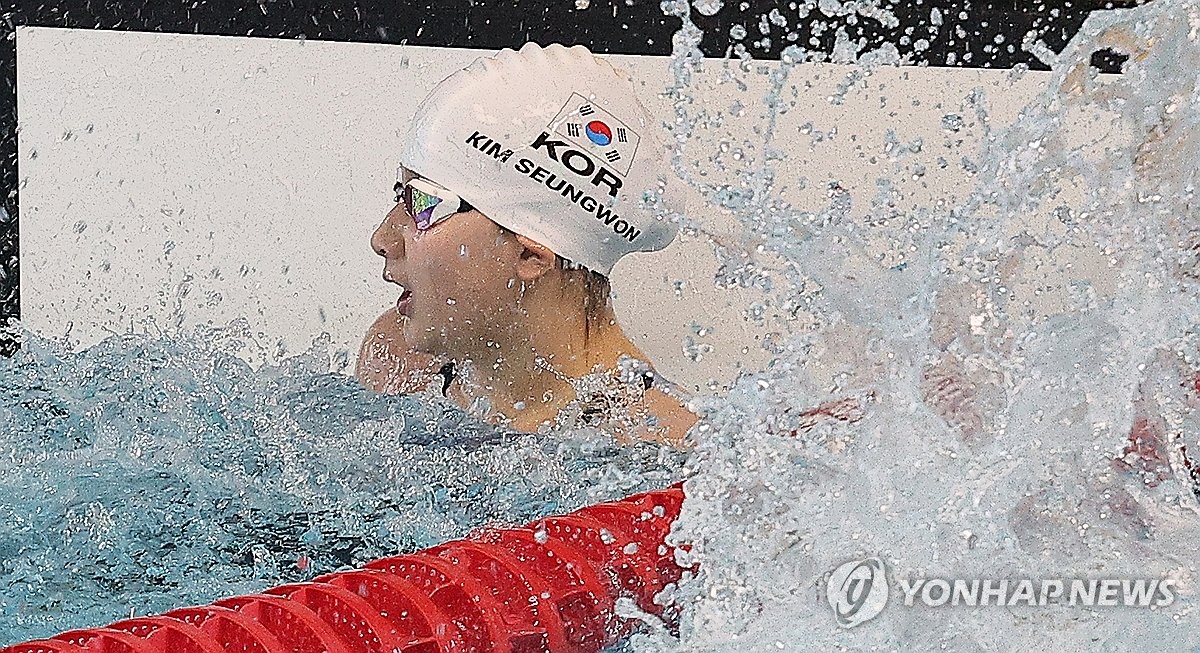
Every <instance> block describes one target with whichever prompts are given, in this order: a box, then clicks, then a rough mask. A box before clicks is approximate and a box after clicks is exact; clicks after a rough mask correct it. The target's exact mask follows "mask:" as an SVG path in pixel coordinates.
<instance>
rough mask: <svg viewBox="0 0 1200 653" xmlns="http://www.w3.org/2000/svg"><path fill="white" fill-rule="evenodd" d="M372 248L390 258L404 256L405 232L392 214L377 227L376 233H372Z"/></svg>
mask: <svg viewBox="0 0 1200 653" xmlns="http://www.w3.org/2000/svg"><path fill="white" fill-rule="evenodd" d="M371 249H372V250H374V251H375V253H376V254H378V255H380V256H382V257H384V258H388V259H395V258H401V257H403V256H404V233H403V231H402V230H401V229H400V227H399V226H397V225H396V224H395V221H393V220H392V219H391V215H390V214H389V215H388V217H386V218H384V219H383V222H382V223H380V224H379V227H377V228H376V229H375V233H373V234H371Z"/></svg>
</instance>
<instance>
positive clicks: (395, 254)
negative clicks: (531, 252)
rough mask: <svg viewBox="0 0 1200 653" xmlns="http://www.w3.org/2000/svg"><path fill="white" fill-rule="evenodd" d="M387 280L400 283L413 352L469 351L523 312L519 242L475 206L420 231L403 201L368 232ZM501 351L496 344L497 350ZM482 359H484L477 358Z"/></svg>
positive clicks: (499, 338)
mask: <svg viewBox="0 0 1200 653" xmlns="http://www.w3.org/2000/svg"><path fill="white" fill-rule="evenodd" d="M371 247H372V249H374V250H375V252H376V253H377V254H379V255H380V256H382V257H383V258H384V272H383V276H384V279H385V280H387V281H391V282H393V283H396V284H397V285H400V286H403V287H404V291H403V293H402V294H401V295H400V297H399V298H398V300H397V309H398V310H399V312H400V314H401V315H404V316H407V318H408V319H407V320H405V321H404V323H405V326H404V336H405V339H406V340H407V343H408V346H409V347H410V348H412V349H414V350H416V351H421V352H425V353H431V354H444V355H448V356H454V357H459V356H464V355H466V354H467V353H469V352H478V351H480V349H481V348H484V347H491V348H494V345H488V343H489V342H503V341H504V340H505V337H504V336H505V332H506V331H509V330H511V329H512V328H513V325H514V324H516V323H517V321H518V319H519V310H518V308H517V296H518V293H519V292H520V285H521V284H520V281H519V280H517V279H516V267H517V265H518V264H519V261H520V257H521V252H522V249H523V248H522V246H521V244H520V243H519V242H517V240H516V239H515V238H514V237H513V236H512V235H511V234H506V233H505V232H504V231H502V230H501V229H500V227H499V226H497V225H496V223H494V222H492V221H491V220H489V219H488V218H487V217H485V216H484V215H483V214H482V213H480V212H479V211H477V210H470V211H464V212H461V213H455V214H453V215H451V216H449V217H447V218H445V219H444V220H442V221H440V222H438V223H436V224H434V225H433V226H432V227H430V228H429V229H427V230H424V231H420V230H418V229H417V227H416V222H415V221H414V220H413V217H412V216H411V215H409V214H408V212H407V210H406V209H405V206H404V203H403V202H398V203H397V204H396V205H395V206H394V207H392V210H391V211H389V212H388V214H387V215H386V216H385V217H384V219H383V222H382V223H381V224H380V225H379V227H378V228H377V229H376V230H375V233H374V234H373V235H372V236H371ZM497 354H499V351H497ZM479 362H480V363H485V362H486V361H479Z"/></svg>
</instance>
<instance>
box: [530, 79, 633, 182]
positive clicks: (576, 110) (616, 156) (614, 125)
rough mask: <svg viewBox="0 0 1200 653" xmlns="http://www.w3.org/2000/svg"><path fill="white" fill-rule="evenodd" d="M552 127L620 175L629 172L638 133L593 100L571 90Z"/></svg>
mask: <svg viewBox="0 0 1200 653" xmlns="http://www.w3.org/2000/svg"><path fill="white" fill-rule="evenodd" d="M551 127H552V128H553V129H554V132H555V133H557V134H559V135H560V136H563V137H565V138H566V139H567V140H569V141H570V142H572V143H574V144H575V145H577V146H578V147H579V148H580V149H582V150H583V151H585V152H588V153H590V154H593V155H594V156H596V157H597V158H598V159H599V160H601V161H603V162H604V163H605V164H606V165H607V167H609V168H611V169H612V170H614V171H616V172H617V173H618V174H620V175H621V176H622V177H623V176H625V175H628V174H629V167H630V166H632V165H633V157H634V155H635V154H636V153H637V147H638V141H639V140H640V139H639V138H638V135H637V132H635V131H633V130H632V129H630V128H629V126H628V125H626V124H625V123H624V122H622V121H621V120H620V119H618V118H617V117H616V116H614V115H613V114H611V113H609V112H608V111H605V110H604V108H603V107H601V106H600V105H598V104H596V103H595V102H594V101H592V100H589V99H587V98H585V97H583V96H582V95H580V94H578V93H572V94H571V97H570V99H568V100H567V103H566V104H564V105H563V108H562V110H560V111H559V112H558V115H557V116H555V117H554V122H553V124H551Z"/></svg>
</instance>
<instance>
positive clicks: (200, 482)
mask: <svg viewBox="0 0 1200 653" xmlns="http://www.w3.org/2000/svg"><path fill="white" fill-rule="evenodd" d="M21 337H22V342H23V347H22V350H21V351H20V352H18V353H17V355H16V356H15V357H13V358H12V359H5V360H2V361H0V393H2V396H3V399H2V400H0V451H4V452H5V456H4V458H3V459H0V588H3V589H2V590H0V633H2V635H0V643H3V644H7V643H11V642H15V641H21V640H25V639H33V638H36V637H44V636H48V635H52V634H54V633H56V632H59V631H63V630H67V629H70V628H75V627H83V626H95V625H98V624H105V623H110V622H112V621H115V620H117V619H121V618H124V617H128V616H129V614H130V613H131V611H132V612H135V613H136V614H139V615H142V614H153V613H158V612H163V611H166V610H169V609H171V608H173V607H178V606H180V605H184V604H201V603H208V602H211V601H213V600H215V599H217V598H220V597H222V596H228V595H231V594H242V593H250V592H254V591H257V590H261V589H262V588H264V587H268V586H271V585H278V584H281V583H284V582H290V581H296V580H303V579H308V578H312V577H314V576H317V575H319V574H322V573H327V572H330V571H333V570H335V569H338V568H342V567H346V566H360V565H361V564H363V563H365V562H367V561H368V560H371V559H375V558H379V557H383V556H386V555H394V554H396V553H399V552H407V551H412V550H416V549H419V548H424V547H429V546H432V545H434V544H438V543H441V542H443V541H446V540H448V539H453V538H457V537H462V536H464V535H465V534H467V532H468V531H470V530H471V529H473V528H476V527H478V526H482V525H487V524H497V525H515V524H521V523H525V522H528V521H531V520H533V519H535V518H537V517H539V516H543V515H546V514H552V513H560V512H565V511H569V510H573V509H575V508H577V507H579V506H582V505H586V504H591V503H595V502H598V501H605V500H611V499H616V498H620V497H624V496H626V495H628V494H630V493H631V492H635V491H639V490H643V489H646V490H648V489H656V488H660V487H664V486H666V485H669V484H670V483H672V482H674V480H677V478H676V475H677V473H678V472H677V470H678V469H679V467H680V461H679V460H677V459H675V458H673V457H672V455H673V454H671V453H670V452H667V451H659V450H658V449H657V448H654V447H650V446H640V447H634V448H623V447H618V446H616V445H614V444H613V443H612V442H611V440H608V439H605V438H601V437H598V436H588V435H586V434H583V433H580V434H577V435H576V436H575V437H556V438H546V437H540V436H533V435H523V434H513V433H505V432H501V431H498V430H495V429H493V428H492V427H489V426H487V425H484V424H482V423H480V422H477V421H475V420H473V419H472V418H469V417H468V416H467V415H466V414H465V413H463V412H462V411H460V410H458V409H457V408H456V407H453V406H451V405H449V404H447V403H445V401H444V400H441V399H440V398H439V397H437V396H422V397H387V396H380V395H375V394H373V393H371V392H369V391H367V390H365V389H364V388H362V387H361V386H360V385H359V384H358V382H357V381H355V380H354V379H352V378H350V377H347V376H345V375H344V374H341V373H340V371H331V367H336V365H331V358H332V359H335V360H336V358H337V357H336V356H331V353H330V352H329V351H328V338H327V337H325V338H321V339H318V341H316V342H314V345H313V347H312V348H310V349H309V351H307V352H305V353H304V354H302V355H298V356H294V357H291V358H288V359H285V360H283V361H281V362H279V363H277V364H268V365H264V366H262V367H261V368H259V369H257V370H255V369H251V367H250V366H249V365H247V364H246V363H245V362H244V361H243V360H242V359H240V358H238V357H237V356H235V355H234V354H233V353H231V352H235V351H241V350H243V348H244V347H253V346H254V345H253V342H252V341H253V339H252V338H251V335H250V331H249V329H248V328H247V327H246V324H245V322H244V321H242V322H239V323H235V324H234V325H230V326H228V327H223V328H215V329H214V328H197V329H196V330H195V331H194V332H193V333H191V334H167V335H166V336H163V337H150V336H145V335H139V336H134V335H128V336H122V337H116V336H114V337H111V338H109V339H107V340H105V341H104V342H102V343H100V344H98V345H96V346H94V347H91V348H89V349H86V350H84V351H81V352H78V353H70V352H69V349H67V348H65V347H63V346H61V345H60V344H59V343H55V342H51V341H47V340H44V339H42V338H39V337H37V336H35V335H33V334H31V333H22V334H21Z"/></svg>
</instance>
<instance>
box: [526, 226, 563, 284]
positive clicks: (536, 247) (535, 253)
mask: <svg viewBox="0 0 1200 653" xmlns="http://www.w3.org/2000/svg"><path fill="white" fill-rule="evenodd" d="M517 242H518V243H520V244H521V258H520V260H518V261H517V278H518V279H520V280H521V281H533V280H534V279H537V278H538V277H540V276H542V275H543V274H546V273H547V272H549V271H550V270H553V269H554V265H555V262H556V261H557V260H558V259H557V257H556V256H555V255H554V252H552V251H550V248H549V247H546V246H545V245H543V244H541V243H538V242H536V241H533V240H530V239H528V238H526V237H525V236H521V235H517Z"/></svg>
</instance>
